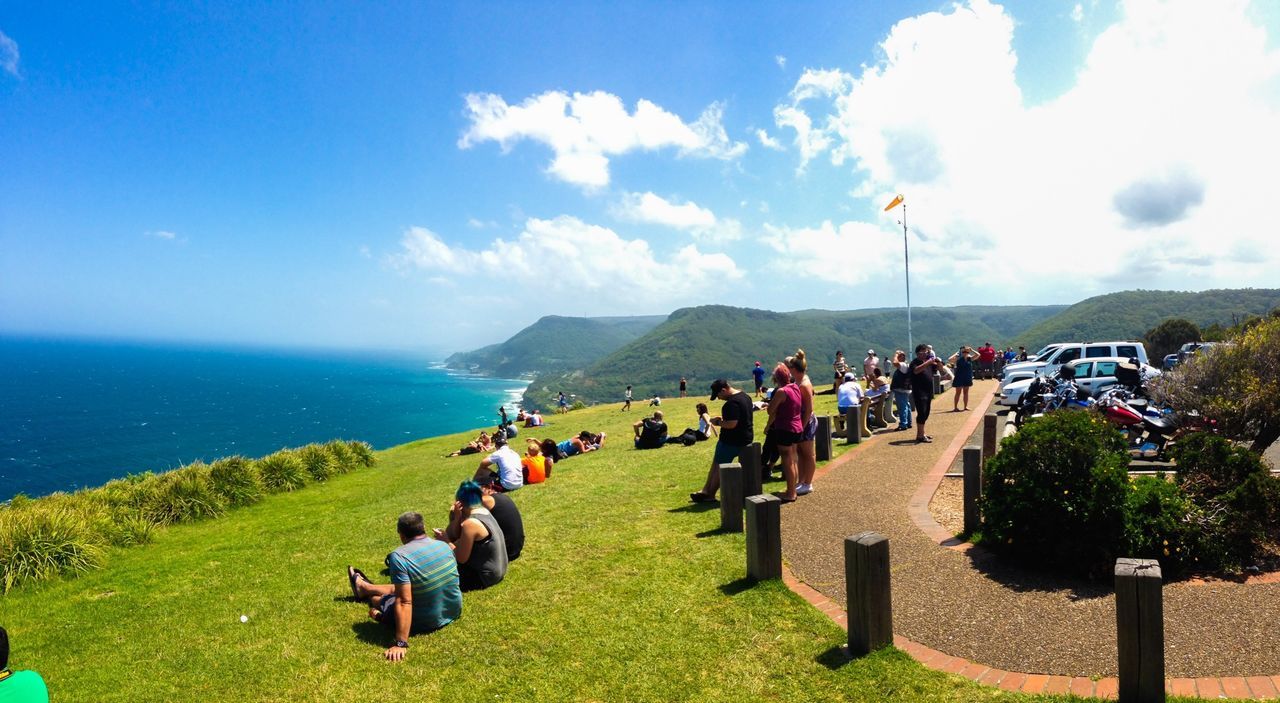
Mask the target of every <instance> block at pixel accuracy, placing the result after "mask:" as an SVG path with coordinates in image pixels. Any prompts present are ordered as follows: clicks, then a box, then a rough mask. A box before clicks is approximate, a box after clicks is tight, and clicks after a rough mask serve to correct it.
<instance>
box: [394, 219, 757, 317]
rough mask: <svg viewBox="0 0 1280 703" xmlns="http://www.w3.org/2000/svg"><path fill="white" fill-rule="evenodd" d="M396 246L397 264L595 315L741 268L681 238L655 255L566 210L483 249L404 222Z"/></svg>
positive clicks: (686, 290)
mask: <svg viewBox="0 0 1280 703" xmlns="http://www.w3.org/2000/svg"><path fill="white" fill-rule="evenodd" d="M401 247H402V249H401V252H400V253H399V254H397V255H396V256H395V257H393V259H392V263H393V264H395V265H396V266H398V267H400V268H402V269H416V270H422V271H424V272H426V273H427V274H429V275H431V276H435V277H443V278H448V279H456V278H460V277H461V278H464V279H468V280H478V279H482V280H485V281H489V282H491V283H493V284H494V285H505V284H508V283H509V284H510V285H511V286H517V287H518V286H522V285H526V284H528V285H531V286H532V289H534V290H536V291H537V296H536V300H537V303H538V306H539V308H540V309H543V310H549V309H566V306H571V307H572V309H578V310H580V309H581V308H582V306H584V305H586V306H589V307H590V308H591V309H592V310H593V311H595V314H599V313H609V312H614V311H617V310H636V309H641V310H653V309H660V306H662V305H668V304H672V303H681V302H684V301H687V300H688V299H689V298H690V297H692V296H695V295H698V294H702V293H706V292H709V291H714V290H717V289H719V287H721V286H722V285H723V284H724V282H725V281H728V280H735V279H739V278H741V277H742V275H743V274H742V271H740V270H739V269H738V267H737V265H736V264H735V263H734V261H733V259H731V258H729V257H728V256H726V255H725V254H706V253H703V252H701V251H699V250H698V248H697V247H696V246H694V245H688V246H685V247H683V248H681V249H679V250H678V251H676V252H674V253H673V254H672V255H671V256H669V257H666V258H665V259H660V258H659V257H658V256H657V255H655V254H654V252H653V250H652V249H651V248H650V247H649V243H648V242H646V241H645V240H643V239H623V238H622V237H621V236H620V235H619V234H618V233H616V232H614V231H613V230H611V229H608V228H606V227H600V226H597V225H591V224H588V223H585V222H583V221H581V220H579V219H577V218H575V217H569V216H560V217H557V218H555V219H550V220H543V219H536V218H533V219H529V220H528V221H527V222H526V223H525V226H524V231H522V232H521V233H520V234H519V235H518V236H516V238H515V239H514V240H512V241H506V240H503V239H496V240H494V241H493V242H491V243H490V244H489V245H488V246H486V247H485V248H483V249H469V248H465V247H461V246H451V245H449V244H447V243H445V242H444V240H443V239H441V238H440V236H439V235H437V234H436V233H434V232H432V231H431V230H429V229H426V228H423V227H412V228H410V229H409V230H407V231H406V232H405V233H404V237H403V239H402V240H401ZM504 282H505V283H504ZM557 304H558V306H557Z"/></svg>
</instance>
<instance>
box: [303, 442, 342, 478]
mask: <svg viewBox="0 0 1280 703" xmlns="http://www.w3.org/2000/svg"><path fill="white" fill-rule="evenodd" d="M297 455H298V460H299V461H301V462H302V465H303V466H304V467H305V468H306V469H307V473H308V474H309V475H310V476H311V480H313V481H324V480H326V479H328V478H329V477H330V476H332V475H334V474H336V473H338V465H337V462H336V461H334V458H333V453H332V452H330V451H329V450H328V449H326V448H325V447H323V446H321V445H319V444H308V445H307V446H305V447H302V448H301V449H299V450H297Z"/></svg>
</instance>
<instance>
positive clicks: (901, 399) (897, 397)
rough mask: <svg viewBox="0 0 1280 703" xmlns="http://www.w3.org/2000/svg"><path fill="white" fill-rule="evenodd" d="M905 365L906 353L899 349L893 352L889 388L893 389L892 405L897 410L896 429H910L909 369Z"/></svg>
mask: <svg viewBox="0 0 1280 703" xmlns="http://www.w3.org/2000/svg"><path fill="white" fill-rule="evenodd" d="M910 368H911V367H910V366H908V365H907V353H906V352H904V351H902V350H901V349H899V350H898V351H896V352H894V353H893V378H892V380H890V381H889V390H891V391H893V407H894V409H895V410H897V412H898V429H899V430H909V429H911V371H910Z"/></svg>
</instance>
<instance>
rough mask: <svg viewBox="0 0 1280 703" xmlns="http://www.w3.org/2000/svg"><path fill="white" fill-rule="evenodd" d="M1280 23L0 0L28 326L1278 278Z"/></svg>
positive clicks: (379, 344) (730, 9)
mask: <svg viewBox="0 0 1280 703" xmlns="http://www.w3.org/2000/svg"><path fill="white" fill-rule="evenodd" d="M1277 5H1278V3H1271V2H1260V3H1255V4H1250V3H1245V2H1233V1H1224V2H1222V3H1202V2H1186V1H1179V2H1157V1H1156V0H1130V1H1128V2H1121V3H1113V2H1106V1H1101V0H1100V1H1097V2H1094V1H1091V0H1084V2H1081V3H1078V4H1077V3H1073V2H1062V3H1053V2H1044V3H1042V2H1010V3H1006V4H1003V5H999V4H992V3H989V2H986V1H985V0H973V1H972V2H966V3H958V4H952V3H924V2H899V3H882V2H858V3H852V2H849V3H788V4H785V5H783V4H763V3H705V4H694V3H689V4H685V3H680V4H676V3H644V4H628V3H586V2H583V3H554V4H550V3H458V4H455V5H449V4H444V3H430V4H419V5H394V6H374V5H371V4H364V5H351V4H349V3H344V4H337V3H335V4H331V5H324V4H320V3H296V4H294V3H289V4H286V3H264V4H260V5H251V4H247V3H237V4H234V5H231V4H209V5H201V4H195V3H177V4H165V5H137V4H123V3H98V4H91V5H89V6H76V7H60V6H56V5H53V4H49V3H7V2H6V3H0V163H3V167H2V168H0V330H3V331H8V332H19V333H35V334H59V335H61V334H68V335H89V336H112V337H130V338H154V339H177V340H202V341H217V342H224V343H249V344H271V345H290V346H337V347H367V348H393V349H418V350H423V349H425V350H429V351H431V352H433V353H439V352H445V351H451V350H456V349H464V348H470V347H473V346H477V345H480V344H484V343H488V342H492V341H497V340H500V339H503V338H505V337H507V336H509V335H510V334H512V333H513V332H515V331H516V330H518V329H519V328H520V327H522V326H524V325H526V324H528V323H529V322H532V321H533V320H535V319H537V318H538V317H539V316H541V315H545V314H563V315H610V314H658V313H667V312H670V311H671V310H673V309H675V308H678V307H683V306H688V305H698V304H705V303H724V304H732V305H743V306H751V307H763V308H769V309H775V310H793V309H801V308H808V307H821V308H834V309H847V308H851V307H882V306H899V305H902V304H903V293H902V291H903V280H902V259H901V252H902V240H901V230H900V229H898V226H897V224H896V221H895V218H894V216H893V215H891V214H886V213H883V212H881V208H882V206H883V205H884V204H885V203H887V202H888V200H889V199H890V198H892V196H893V194H895V193H897V192H902V193H904V194H905V195H906V198H907V204H908V207H909V208H910V210H909V216H910V222H911V224H912V225H913V227H912V229H913V232H912V235H911V246H912V255H913V256H912V274H913V275H912V298H913V303H915V304H916V305H954V304H1018V303H1069V302H1075V301H1077V300H1080V299H1082V298H1084V297H1087V296H1089V295H1094V294H1097V293H1102V292H1107V291H1112V290H1123V289H1131V288H1176V289H1203V288H1211V287H1239V286H1248V285H1252V286H1275V285H1277V284H1280V280H1277V278H1276V277H1275V275H1274V273H1273V272H1274V271H1275V270H1276V269H1275V264H1276V260H1275V257H1276V255H1275V254H1274V253H1273V250H1274V246H1268V245H1266V244H1265V242H1266V241H1267V239H1268V238H1269V236H1268V235H1270V230H1271V229H1273V225H1272V224H1271V222H1270V220H1271V219H1272V218H1271V217H1270V213H1269V211H1267V210H1266V208H1265V203H1267V202H1269V201H1270V200H1272V199H1273V196H1272V195H1271V192H1270V185H1269V184H1270V183H1271V182H1273V181H1274V178H1273V177H1272V176H1271V175H1270V174H1271V171H1272V169H1273V165H1274V164H1275V163H1277V162H1278V161H1280V143H1278V142H1280V138H1278V137H1277V136H1276V132H1275V129H1274V125H1275V124H1277V123H1280V122H1277V117H1278V115H1277V112H1278V111H1280V52H1278V51H1277V44H1276V36H1277V34H1278V32H1280V11H1278V10H1277ZM1059 251H1065V252H1068V253H1069V256H1070V257H1071V259H1070V260H1069V261H1067V262H1060V263H1054V264H1050V265H1049V266H1047V267H1046V266H1045V265H1044V264H1035V265H1033V264H1030V263H1029V260H1028V254H1030V253H1034V252H1059ZM1062 271H1066V272H1067V273H1065V274H1064V273H1059V272H1062Z"/></svg>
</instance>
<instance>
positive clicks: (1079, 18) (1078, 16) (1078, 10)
mask: <svg viewBox="0 0 1280 703" xmlns="http://www.w3.org/2000/svg"><path fill="white" fill-rule="evenodd" d="M1071 19H1072V21H1074V22H1075V23H1076V24H1079V23H1081V22H1083V21H1084V5H1082V4H1080V3H1076V6H1075V7H1073V8H1071Z"/></svg>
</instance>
